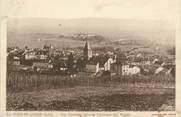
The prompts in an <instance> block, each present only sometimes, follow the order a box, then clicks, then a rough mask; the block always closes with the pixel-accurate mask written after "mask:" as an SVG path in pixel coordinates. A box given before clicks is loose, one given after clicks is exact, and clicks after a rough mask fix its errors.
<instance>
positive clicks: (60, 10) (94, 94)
mask: <svg viewBox="0 0 181 117" xmlns="http://www.w3.org/2000/svg"><path fill="white" fill-rule="evenodd" d="M8 1H9V4H8V5H9V7H8V8H9V10H8V11H7V13H8V15H9V16H8V17H7V40H6V42H7V47H6V111H98V112H101V111H104V112H105V111H106V112H114V111H120V112H123V111H135V112H138V111H150V112H151V111H165V112H166V111H175V109H176V103H175V102H176V67H175V66H176V42H175V41H176V23H175V16H176V12H175V11H176V8H175V6H176V4H177V2H176V0H152V1H149V0H76V1H74V0H54V1H50V0H45V1H44V0H31V1H25V0H14V1H13V0H8ZM10 2H11V3H10ZM11 6H14V7H11Z"/></svg>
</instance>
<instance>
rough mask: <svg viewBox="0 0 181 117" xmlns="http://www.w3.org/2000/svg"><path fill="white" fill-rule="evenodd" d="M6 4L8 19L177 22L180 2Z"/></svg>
mask: <svg viewBox="0 0 181 117" xmlns="http://www.w3.org/2000/svg"><path fill="white" fill-rule="evenodd" d="M5 2H6V3H5ZM4 3H5V4H6V5H3V7H4V9H3V11H4V13H6V14H5V15H6V16H8V17H48V18H64V19H69V18H87V17H97V18H99V17H101V18H120V19H151V20H175V19H176V10H177V4H178V0H4Z"/></svg>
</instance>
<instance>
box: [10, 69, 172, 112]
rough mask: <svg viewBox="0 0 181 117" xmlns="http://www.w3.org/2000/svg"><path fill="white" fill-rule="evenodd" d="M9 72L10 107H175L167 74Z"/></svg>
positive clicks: (169, 109) (30, 109)
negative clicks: (70, 75)
mask: <svg viewBox="0 0 181 117" xmlns="http://www.w3.org/2000/svg"><path fill="white" fill-rule="evenodd" d="M7 76H8V77H7V110H9V111H15V110H19V111H23V110H28V111H38V110H40V111H43V110H44V111H45V110H46V111H52V110H54V111H145V110H147V111H172V110H174V109H175V79H174V78H173V77H168V76H149V77H148V76H132V77H122V76H114V77H92V76H89V75H88V74H83V73H81V74H78V75H77V77H75V78H70V77H68V76H60V75H45V74H44V75H42V74H32V73H29V75H28V73H21V74H20V73H16V72H8V74H7ZM25 76H26V77H25ZM37 76H38V77H37ZM85 76H86V77H85Z"/></svg>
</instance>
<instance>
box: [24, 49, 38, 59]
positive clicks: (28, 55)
mask: <svg viewBox="0 0 181 117" xmlns="http://www.w3.org/2000/svg"><path fill="white" fill-rule="evenodd" d="M23 55H24V57H25V60H34V59H37V57H36V52H35V51H33V50H25V52H24V53H23Z"/></svg>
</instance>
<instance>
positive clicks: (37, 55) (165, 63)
mask: <svg viewBox="0 0 181 117" xmlns="http://www.w3.org/2000/svg"><path fill="white" fill-rule="evenodd" d="M82 48H83V49H81V48H79V49H74V48H72V49H71V48H69V49H65V50H59V49H56V48H54V47H53V46H52V45H51V44H50V45H44V46H43V48H28V47H27V46H26V47H25V48H23V49H21V48H18V47H11V48H8V49H7V64H8V65H7V66H8V70H19V71H21V70H22V71H32V72H38V73H56V74H62V75H70V76H71V77H76V74H78V73H80V72H82V73H88V74H90V75H93V76H104V75H108V76H114V75H121V76H131V75H153V74H155V75H157V74H164V75H170V76H173V77H174V76H175V56H174V55H173V56H172V57H170V58H168V57H164V56H158V55H153V54H151V55H144V54H143V53H138V54H136V53H135V54H129V53H123V52H120V51H119V50H118V51H116V50H112V51H108V52H105V51H102V52H101V51H93V50H92V48H91V46H90V43H89V42H88V41H85V45H84V47H82Z"/></svg>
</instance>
